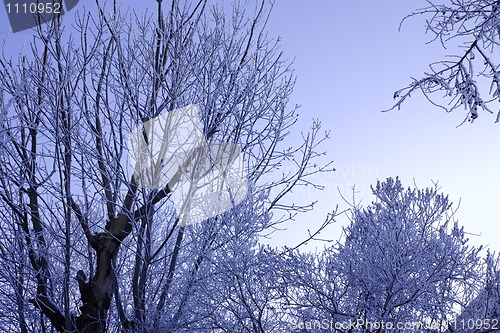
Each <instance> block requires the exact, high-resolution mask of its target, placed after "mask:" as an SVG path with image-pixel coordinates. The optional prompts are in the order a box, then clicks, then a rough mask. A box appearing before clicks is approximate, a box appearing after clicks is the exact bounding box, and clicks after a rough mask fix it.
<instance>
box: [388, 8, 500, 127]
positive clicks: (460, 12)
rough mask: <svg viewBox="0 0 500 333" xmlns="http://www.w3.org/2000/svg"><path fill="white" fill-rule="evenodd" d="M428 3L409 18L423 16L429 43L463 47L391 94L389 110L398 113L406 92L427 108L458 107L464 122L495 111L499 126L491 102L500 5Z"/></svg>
mask: <svg viewBox="0 0 500 333" xmlns="http://www.w3.org/2000/svg"><path fill="white" fill-rule="evenodd" d="M427 3H428V6H427V7H425V8H422V9H419V10H416V11H415V12H414V13H412V14H411V15H409V16H408V17H413V16H418V17H420V16H422V15H424V16H426V17H428V19H427V21H426V22H427V32H428V33H430V34H431V35H432V41H435V42H440V43H441V44H442V45H443V47H445V46H446V45H448V44H449V43H450V42H451V41H452V40H453V41H455V42H456V41H457V40H458V41H460V42H463V44H464V49H463V51H461V52H457V54H455V55H451V56H450V57H449V59H448V60H443V61H437V62H435V63H433V64H431V66H430V71H429V72H427V73H426V74H425V75H424V77H422V78H418V79H413V81H412V82H411V83H410V84H409V85H408V86H407V87H404V88H403V89H400V90H398V91H396V92H395V93H394V98H395V99H397V103H396V104H395V105H394V106H393V108H392V109H394V108H398V109H399V108H400V107H401V104H402V103H403V101H405V100H406V99H407V98H408V97H410V95H411V93H413V92H414V91H421V92H422V93H423V94H424V96H425V97H426V98H427V99H428V100H429V101H430V102H431V103H432V104H434V105H436V106H439V107H441V108H443V109H445V110H446V111H448V112H450V111H453V110H455V109H458V108H460V107H463V108H464V109H465V111H466V114H467V116H466V118H465V120H467V119H468V120H469V121H471V122H472V121H473V120H474V119H476V118H477V117H478V115H479V113H478V110H484V111H487V112H489V113H496V122H498V121H499V119H500V112H498V111H497V110H496V108H495V107H492V106H493V105H496V104H492V102H497V101H498V100H499V98H500V72H499V71H498V65H499V63H498V60H497V59H495V58H496V54H497V51H498V48H499V46H500V30H499V28H498V22H499V20H500V11H499V9H500V2H498V1H488V0H479V1H477V0H467V1H445V2H444V3H437V2H435V1H432V0H428V1H427ZM408 17H407V18H408ZM407 18H406V19H407ZM406 19H405V20H406ZM465 120H464V121H465Z"/></svg>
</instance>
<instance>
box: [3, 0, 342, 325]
mask: <svg viewBox="0 0 500 333" xmlns="http://www.w3.org/2000/svg"><path fill="white" fill-rule="evenodd" d="M96 4H97V7H96V9H95V13H93V12H92V11H91V12H84V13H82V14H80V15H79V16H78V17H77V18H76V23H75V24H74V25H75V27H74V31H72V30H71V28H70V27H68V26H62V25H61V21H60V20H57V19H56V20H54V21H53V22H52V23H51V25H49V26H43V27H39V28H38V30H37V32H36V34H35V35H34V38H33V41H32V42H31V44H30V47H29V49H28V51H29V52H27V53H26V54H22V55H21V56H20V57H19V58H18V59H17V60H12V59H10V58H8V57H7V56H5V55H4V56H3V58H2V59H1V60H0V92H1V96H2V99H1V107H2V115H3V121H2V124H1V125H0V126H1V137H2V141H1V143H0V144H1V148H0V153H1V156H2V164H1V165H0V182H1V185H2V186H1V189H0V198H1V204H0V205H1V206H0V211H1V212H2V213H1V216H0V218H1V226H2V228H1V229H2V238H1V240H0V255H1V264H2V266H3V267H4V268H5V269H4V270H2V272H1V273H0V283H1V288H0V290H1V293H2V294H3V295H4V296H5V298H2V301H1V302H2V305H3V306H4V308H3V310H5V311H2V315H0V320H1V323H2V324H1V325H0V326H1V327H2V329H3V330H4V331H12V330H20V331H22V332H45V331H53V330H56V331H58V332H81V333H90V332H107V331H109V332H118V331H121V332H177V331H183V332H185V331H190V332H196V331H200V332H201V331H203V332H206V331H210V332H214V331H221V332H230V331H254V332H264V331H273V330H274V331H276V330H279V328H280V320H279V319H278V318H276V317H273V316H272V315H271V314H272V313H273V311H274V310H273V309H274V308H273V302H272V300H271V299H270V297H271V295H272V294H273V292H272V291H271V290H272V286H271V285H269V284H268V283H267V282H266V280H267V279H268V278H269V277H270V276H271V273H272V272H269V271H268V270H269V269H271V267H267V266H265V265H266V264H265V262H264V263H261V262H259V261H258V259H257V255H258V253H259V251H258V249H257V237H258V234H259V233H260V232H262V231H263V230H266V229H268V228H271V227H273V226H274V225H275V224H276V223H281V222H283V221H285V220H287V219H290V218H293V216H294V215H295V214H296V213H297V212H301V211H308V210H310V209H312V204H310V203H305V204H304V205H302V206H301V205H298V204H293V205H286V204H285V203H284V202H283V200H282V199H283V198H285V197H286V196H287V195H288V194H289V193H291V190H292V189H293V188H296V187H298V186H305V185H313V186H315V185H314V184H312V183H311V182H310V181H309V180H308V176H310V175H312V174H315V173H317V172H326V171H329V170H331V168H329V167H328V164H327V165H323V166H317V165H320V164H316V163H313V161H315V160H316V159H317V158H318V157H319V156H321V155H322V154H320V153H318V151H317V149H318V145H319V144H320V143H321V142H322V141H323V140H324V138H325V137H322V136H321V133H320V124H319V122H316V121H315V122H314V124H313V126H312V129H311V132H310V133H307V134H303V136H302V138H303V140H302V142H301V143H300V144H299V145H298V146H296V147H289V146H288V144H287V143H286V140H285V139H287V138H288V137H289V131H290V130H291V128H292V126H293V125H294V124H295V122H296V120H297V112H296V109H288V108H287V102H288V99H289V96H290V94H291V92H292V89H293V85H294V76H293V72H292V70H291V67H290V64H289V63H288V62H287V61H285V60H283V58H282V54H281V52H280V51H279V45H278V43H277V42H276V41H273V40H271V39H269V38H267V36H266V33H265V25H266V22H267V20H268V17H269V10H270V7H269V6H267V5H266V2H265V1H264V0H263V1H260V2H258V3H257V4H256V5H255V7H252V6H250V5H249V4H246V5H241V4H235V5H234V6H232V7H231V8H228V7H218V6H212V5H211V4H210V3H209V2H208V1H206V0H200V1H192V2H191V1H186V2H185V3H182V2H180V1H176V0H174V1H171V2H170V3H169V5H166V4H164V3H163V1H157V6H158V7H157V12H156V14H155V15H156V16H155V17H154V18H153V17H151V16H148V15H144V16H140V15H138V14H136V13H134V12H125V13H123V12H121V11H120V10H119V9H118V8H117V4H116V2H115V3H113V4H111V5H110V6H104V5H101V4H99V2H96ZM165 7H166V8H165ZM7 43H8V42H7ZM188 105H197V106H198V108H199V114H198V116H199V119H200V122H201V129H202V133H203V140H204V142H206V144H207V147H208V148H207V149H209V151H210V149H211V147H214V146H215V145H218V144H220V143H221V142H223V143H232V144H233V145H235V146H237V147H239V149H240V150H241V153H242V155H243V156H244V159H243V160H244V169H245V171H246V175H247V179H246V180H245V183H246V186H247V187H248V191H247V195H246V196H245V198H244V199H242V200H240V201H238V203H236V201H233V203H234V205H233V207H232V208H231V209H229V210H227V211H226V212H224V213H220V214H218V215H217V216H214V217H211V218H208V219H206V220H204V221H201V222H200V223H197V224H191V225H189V224H188V225H186V224H183V223H181V222H180V217H181V216H180V213H181V212H179V211H178V210H177V209H176V208H177V207H175V205H174V204H173V203H172V201H171V197H172V194H173V192H172V190H173V189H174V188H175V187H176V186H178V184H179V182H180V179H181V178H182V177H181V174H182V172H184V170H185V169H188V168H189V165H190V164H191V165H193V163H190V162H192V161H194V158H195V156H194V155H190V154H185V155H186V161H185V163H184V164H181V165H179V166H178V170H177V171H176V172H174V174H173V175H170V176H171V177H170V178H169V181H168V183H167V184H166V185H165V186H162V187H160V188H150V187H147V186H142V185H143V184H142V183H141V180H140V179H138V176H137V173H135V172H134V171H137V170H138V168H139V167H140V166H138V165H137V164H135V165H132V166H130V167H129V165H128V164H129V160H130V158H131V156H130V154H129V151H128V150H127V138H128V136H129V134H130V133H132V132H133V131H134V130H135V129H137V128H139V133H143V135H144V138H145V142H146V145H148V144H149V145H152V144H153V143H151V142H150V140H151V138H150V137H149V138H148V135H147V134H148V133H149V132H148V128H146V127H147V126H146V125H147V124H148V123H149V122H150V121H151V120H152V119H155V118H157V117H159V116H161V115H165V114H167V113H169V112H174V111H175V110H177V109H179V108H183V107H185V106H188ZM325 135H326V136H327V133H326V134H325ZM212 151H213V150H212ZM164 162H165V161H160V163H164ZM279 170H283V172H282V173H281V177H277V178H272V177H267V178H266V176H267V175H269V174H270V173H271V172H273V174H276V173H275V172H276V171H279ZM174 171H175V170H174ZM205 171H206V170H205ZM208 171H210V168H209V170H208ZM202 199H203V198H202ZM202 199H200V200H202ZM273 213H274V215H273ZM331 220H332V219H331V218H330V219H329V220H328V221H329V222H331ZM262 265H264V266H262ZM254 272H255V274H254ZM257 286H259V287H257ZM259 288H268V290H269V293H267V292H266V289H259ZM257 289H259V292H258V293H254V291H256V290H257ZM200 295H203V297H201V296H200ZM225 297H227V298H226V299H224V298H225ZM219 306H223V309H225V311H224V310H222V311H221V310H217V311H216V308H217V307H219ZM34 309H36V310H37V311H33V310H34ZM230 322H232V323H233V325H234V326H228V325H229V323H230Z"/></svg>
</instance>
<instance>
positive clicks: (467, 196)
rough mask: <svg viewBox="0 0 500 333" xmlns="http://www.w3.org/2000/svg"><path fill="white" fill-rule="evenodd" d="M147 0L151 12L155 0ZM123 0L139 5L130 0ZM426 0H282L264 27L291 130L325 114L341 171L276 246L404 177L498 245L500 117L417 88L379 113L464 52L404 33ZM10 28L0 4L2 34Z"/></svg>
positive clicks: (420, 24) (13, 43)
mask: <svg viewBox="0 0 500 333" xmlns="http://www.w3.org/2000/svg"><path fill="white" fill-rule="evenodd" d="M84 1H85V0H82V1H81V4H79V5H78V6H79V7H81V6H82V3H83V2H84ZM149 1H150V2H151V10H154V5H155V4H156V1H153V0H149ZM227 2H228V1H226V3H227ZM122 3H123V4H124V5H128V4H132V7H134V5H133V2H132V1H128V0H127V1H125V0H124V1H122ZM146 3H147V2H146V1H143V3H142V5H141V7H143V6H144V5H145V4H146ZM425 5H426V1H424V0H418V1H417V0H414V1H401V0H399V1H398V0H384V1H368V0H364V1H338V0H337V1H334V0H313V1H309V2H304V1H298V0H286V1H285V0H277V1H276V3H275V6H274V11H273V14H272V15H271V19H270V22H269V26H268V30H269V33H270V36H274V37H277V36H281V40H282V42H281V47H282V49H283V51H284V52H285V56H286V57H287V58H288V59H294V68H295V69H296V75H297V84H296V89H295V91H294V94H293V96H292V100H291V102H290V106H293V105H295V104H300V105H301V106H302V108H301V109H300V111H299V113H300V115H301V120H300V124H299V126H298V127H297V129H296V130H297V132H296V133H294V134H293V135H295V136H296V137H297V138H299V137H300V130H301V129H303V130H307V128H308V125H309V124H310V120H311V119H312V118H317V119H319V120H321V121H322V124H323V127H324V128H325V129H327V130H331V139H330V140H329V141H328V142H327V144H326V145H324V149H325V150H326V151H327V157H326V158H325V161H326V160H333V161H334V167H335V168H336V169H337V171H336V172H335V173H332V174H331V175H322V176H318V177H316V178H315V180H316V181H317V182H318V183H320V184H323V185H325V186H326V190H325V191H323V192H321V193H311V194H310V195H307V196H306V197H305V198H302V197H300V198H298V199H304V200H318V201H319V202H318V205H317V207H316V209H315V210H314V212H311V213H309V214H307V215H304V216H300V217H298V218H297V221H296V223H293V224H292V223H290V224H287V225H285V226H284V227H287V230H285V231H281V232H277V233H275V234H273V238H272V243H273V244H276V245H288V246H294V245H296V244H297V243H299V242H300V241H301V240H303V239H304V237H305V235H306V233H307V229H311V230H312V229H314V227H315V226H317V225H319V224H321V222H322V220H323V218H324V216H325V215H326V213H327V212H328V211H331V209H332V208H333V207H335V206H336V205H337V204H338V205H339V210H342V209H346V208H347V207H348V205H347V204H346V203H344V202H343V200H342V198H341V197H340V195H339V194H338V191H339V190H340V192H341V193H343V195H344V196H346V197H347V198H351V197H352V192H351V188H352V186H353V185H356V189H357V192H358V193H357V196H356V198H357V200H358V201H359V200H361V201H362V204H365V205H366V204H369V203H370V202H371V200H372V198H373V197H372V196H371V193H370V184H374V183H376V181H377V179H379V180H384V179H385V178H387V177H396V176H399V177H400V179H401V180H402V182H403V185H404V186H405V187H408V186H413V185H414V183H415V184H416V185H417V186H418V187H419V188H425V187H427V186H432V182H433V181H434V182H439V186H440V187H441V190H442V191H443V192H444V193H446V194H449V196H450V200H451V201H452V202H454V203H455V205H454V206H455V207H456V206H457V205H458V203H459V201H460V208H459V209H458V211H457V213H456V215H455V217H456V218H457V219H458V220H459V222H460V224H461V225H464V226H465V230H466V231H467V232H470V233H472V234H477V235H478V236H473V235H471V236H470V239H471V242H472V244H474V245H479V244H484V245H489V248H490V249H492V250H496V251H498V250H500V244H499V243H498V241H497V239H498V233H499V231H500V227H499V220H500V218H499V217H498V213H497V211H496V208H497V205H498V203H497V201H498V200H499V199H500V195H499V192H500V157H499V152H498V148H497V147H498V142H500V131H499V126H500V124H495V123H494V120H495V116H494V115H489V114H487V113H484V112H482V113H480V114H479V118H478V119H476V121H475V122H474V123H473V124H470V123H465V124H464V125H462V126H461V127H458V128H457V125H459V124H460V123H461V122H462V121H463V119H464V117H465V111H463V110H457V111H455V112H454V113H451V114H447V113H445V112H444V111H443V110H441V109H437V108H436V107H434V106H432V105H431V104H429V103H428V102H426V100H425V99H424V98H423V97H422V96H420V95H418V94H414V95H413V96H412V97H411V99H409V100H407V101H406V102H405V104H403V107H402V109H401V110H400V111H391V112H386V113H382V112H381V110H384V109H388V108H390V107H391V106H392V103H393V99H392V96H393V93H394V91H396V90H397V89H399V88H402V87H403V86H404V85H405V84H407V83H409V82H410V77H412V76H413V77H420V76H421V75H422V74H423V72H424V71H426V70H427V69H428V64H429V63H431V62H434V61H438V60H441V59H443V57H444V56H445V55H447V54H456V53H457V52H460V50H459V49H457V48H452V47H450V48H448V49H447V50H444V49H443V48H442V47H441V45H440V44H437V43H435V44H430V45H429V44H426V42H427V41H429V40H430V39H431V36H430V35H425V26H424V24H425V18H424V17H422V16H418V17H415V18H411V19H410V20H408V21H406V22H405V24H404V25H403V26H402V29H401V31H399V32H398V27H399V23H400V21H401V19H402V18H403V17H404V16H405V15H407V14H409V13H410V12H411V11H412V10H414V9H416V8H419V7H422V6H425ZM77 8H78V7H77ZM72 15H73V14H72V13H68V14H67V15H66V17H65V18H64V20H65V21H66V22H69V20H70V19H71V18H72ZM9 29H10V27H9V24H8V20H7V16H6V12H5V8H4V7H2V8H0V39H2V40H3V38H4V37H5V36H6V35H7V33H8V31H9ZM31 34H32V32H29V31H28V32H20V33H16V34H15V35H12V36H11V37H10V39H9V43H8V44H6V45H5V46H4V47H5V48H6V51H7V52H8V53H9V51H10V52H14V49H16V48H19V47H20V45H22V43H23V41H26V40H29V36H30V35H31ZM14 37H15V38H14ZM498 56H499V57H500V54H499V55H498ZM337 220H338V222H337V223H336V224H334V225H332V226H331V227H330V228H329V229H328V230H327V232H325V233H324V234H322V235H321V236H322V237H324V238H333V239H338V237H339V236H340V234H341V230H342V228H341V227H342V225H345V224H346V223H347V221H348V220H347V218H346V217H339V218H338V219H337ZM315 246H319V247H320V248H321V247H322V246H323V245H322V244H310V246H309V247H308V249H314V247H315Z"/></svg>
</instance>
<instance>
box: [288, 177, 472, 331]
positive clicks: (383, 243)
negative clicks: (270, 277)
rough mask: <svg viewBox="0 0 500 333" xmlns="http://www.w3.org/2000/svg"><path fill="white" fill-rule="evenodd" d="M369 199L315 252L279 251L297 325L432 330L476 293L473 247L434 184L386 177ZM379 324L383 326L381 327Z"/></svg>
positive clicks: (438, 328) (444, 324)
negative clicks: (333, 241) (417, 185)
mask: <svg viewBox="0 0 500 333" xmlns="http://www.w3.org/2000/svg"><path fill="white" fill-rule="evenodd" d="M372 190H373V194H374V196H375V200H374V202H373V203H372V204H371V205H369V206H368V207H366V208H364V209H363V208H361V207H353V208H352V216H351V218H352V221H351V224H350V225H349V226H348V227H347V228H346V229H345V240H344V241H343V242H342V243H340V244H339V245H338V246H334V247H331V248H329V249H327V250H326V251H324V252H323V253H321V254H320V255H318V256H315V255H310V254H298V253H293V254H292V255H288V256H286V257H285V258H284V259H283V260H284V261H287V262H289V263H290V264H289V265H288V267H289V269H288V271H287V273H286V274H284V276H285V277H286V278H287V279H289V282H288V286H287V288H288V290H289V291H288V297H289V298H288V303H289V305H290V307H291V308H294V309H295V312H293V313H292V314H291V315H290V316H291V318H292V319H291V320H292V321H293V322H294V323H295V328H296V330H294V331H296V332H332V331H335V332H392V331H398V332H402V331H405V329H407V330H406V331H413V332H424V331H425V330H424V327H415V326H414V327H398V326H397V325H405V323H406V325H409V324H408V323H422V324H424V323H425V324H426V325H429V326H427V328H431V329H432V331H433V332H442V331H443V330H445V329H447V323H448V322H447V319H449V318H456V317H457V315H458V314H459V313H460V305H463V304H464V301H465V300H470V299H471V298H470V297H472V295H478V292H479V290H478V289H479V284H478V283H477V281H478V280H480V279H481V276H482V275H481V269H480V266H481V265H480V263H481V259H480V257H479V255H478V252H479V251H480V249H478V248H474V247H471V246H470V245H468V244H467V238H466V235H465V233H464V230H463V228H461V227H459V226H458V225H457V224H456V223H454V222H453V220H452V216H453V211H452V209H451V203H450V202H449V201H448V198H447V197H446V196H444V195H443V194H440V193H439V191H438V189H437V188H430V189H429V188H428V189H425V190H419V189H411V188H408V189H404V188H403V186H402V184H401V183H400V181H399V180H398V179H397V178H396V179H392V178H389V179H387V180H386V181H385V182H378V183H377V185H376V186H374V187H373V188H372ZM384 325H385V326H384Z"/></svg>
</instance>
